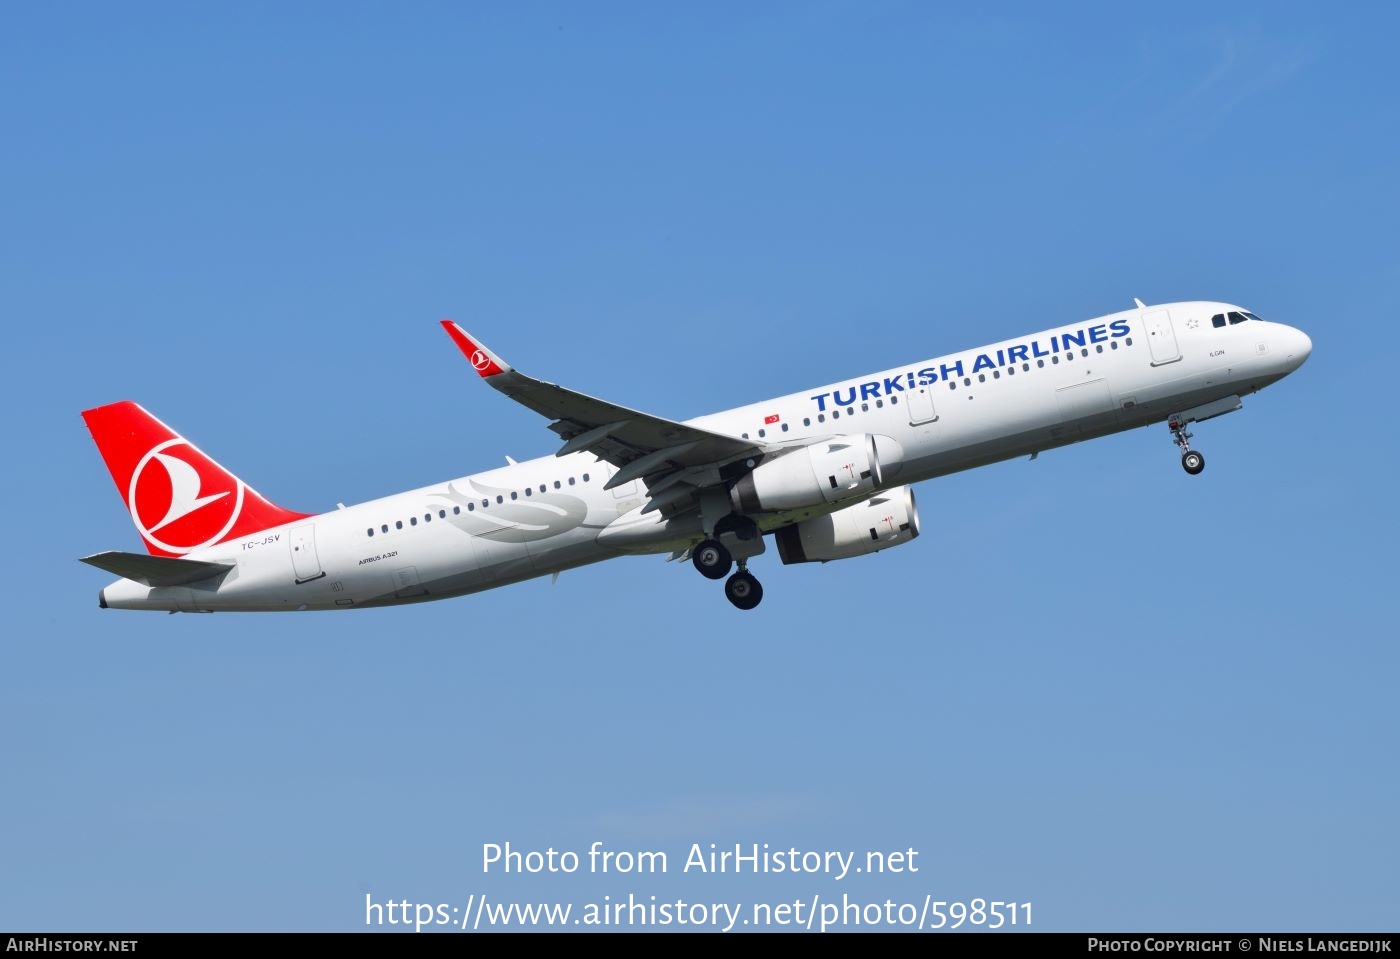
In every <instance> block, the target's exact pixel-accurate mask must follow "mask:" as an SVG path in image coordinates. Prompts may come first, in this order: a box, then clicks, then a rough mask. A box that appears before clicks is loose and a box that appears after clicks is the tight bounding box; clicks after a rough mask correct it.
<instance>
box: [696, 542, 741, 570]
mask: <svg viewBox="0 0 1400 959" xmlns="http://www.w3.org/2000/svg"><path fill="white" fill-rule="evenodd" d="M690 561H691V562H692V563H694V564H695V568H696V569H698V570H699V571H700V575H701V576H704V577H705V578H706V579H724V577H726V576H728V575H729V568H730V567H731V566H733V565H734V557H732V556H730V555H729V550H727V549H725V548H724V544H723V543H721V542H720V541H719V540H715V539H706V540H701V541H700V544H699V545H698V546H696V547H695V549H693V550H691V553H690Z"/></svg>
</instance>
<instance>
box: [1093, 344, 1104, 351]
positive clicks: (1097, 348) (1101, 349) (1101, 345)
mask: <svg viewBox="0 0 1400 959" xmlns="http://www.w3.org/2000/svg"><path fill="white" fill-rule="evenodd" d="M1094 351H1095V352H1097V353H1102V352H1103V344H1102V343H1099V344H1098V345H1097V346H1095V347H1094Z"/></svg>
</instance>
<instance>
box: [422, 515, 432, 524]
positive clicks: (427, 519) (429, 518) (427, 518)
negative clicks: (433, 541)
mask: <svg viewBox="0 0 1400 959" xmlns="http://www.w3.org/2000/svg"><path fill="white" fill-rule="evenodd" d="M432 521H433V514H432V513H424V514H423V522H425V523H431V522H432Z"/></svg>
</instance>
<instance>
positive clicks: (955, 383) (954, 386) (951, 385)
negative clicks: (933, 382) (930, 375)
mask: <svg viewBox="0 0 1400 959" xmlns="http://www.w3.org/2000/svg"><path fill="white" fill-rule="evenodd" d="M957 388H958V381H957V380H949V381H948V389H950V390H955V389H957Z"/></svg>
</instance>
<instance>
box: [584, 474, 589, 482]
mask: <svg viewBox="0 0 1400 959" xmlns="http://www.w3.org/2000/svg"><path fill="white" fill-rule="evenodd" d="M583 481H584V482H585V483H587V482H588V474H587V473H584V474H583Z"/></svg>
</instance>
